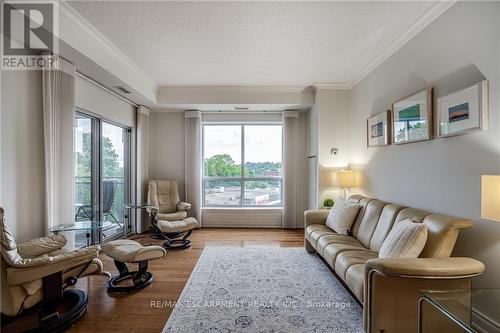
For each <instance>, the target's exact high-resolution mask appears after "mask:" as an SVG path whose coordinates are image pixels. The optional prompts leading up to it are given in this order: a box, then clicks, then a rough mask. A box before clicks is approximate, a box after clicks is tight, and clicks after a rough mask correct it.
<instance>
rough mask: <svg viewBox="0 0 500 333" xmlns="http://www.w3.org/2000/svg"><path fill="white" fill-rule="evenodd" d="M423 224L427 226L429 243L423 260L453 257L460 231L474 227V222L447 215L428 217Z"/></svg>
mask: <svg viewBox="0 0 500 333" xmlns="http://www.w3.org/2000/svg"><path fill="white" fill-rule="evenodd" d="M423 224H424V225H425V226H427V231H428V234H427V242H426V243H425V247H424V249H423V250H422V253H420V257H422V258H446V257H449V256H450V255H451V251H453V248H454V247H455V242H456V240H457V237H458V233H459V231H460V229H465V228H470V227H472V226H473V223H472V221H470V220H466V219H463V218H457V217H451V216H446V215H428V216H426V217H425V219H424V222H423Z"/></svg>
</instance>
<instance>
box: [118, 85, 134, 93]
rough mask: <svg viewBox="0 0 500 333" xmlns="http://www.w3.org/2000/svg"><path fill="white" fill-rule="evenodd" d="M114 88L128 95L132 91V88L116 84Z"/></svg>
mask: <svg viewBox="0 0 500 333" xmlns="http://www.w3.org/2000/svg"><path fill="white" fill-rule="evenodd" d="M114 88H115V89H116V90H119V91H120V92H122V93H124V94H127V95H128V94H131V93H132V92H131V91H130V90H127V89H125V88H124V87H123V86H114Z"/></svg>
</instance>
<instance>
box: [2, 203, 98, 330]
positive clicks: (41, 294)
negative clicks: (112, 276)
mask: <svg viewBox="0 0 500 333" xmlns="http://www.w3.org/2000/svg"><path fill="white" fill-rule="evenodd" d="M0 244H1V254H2V256H1V257H2V258H1V274H2V275H1V284H2V287H1V297H2V301H1V311H2V314H4V315H6V316H17V315H19V314H20V313H21V312H23V310H26V309H29V308H31V307H33V306H35V305H37V304H38V303H40V302H42V306H41V310H40V313H39V326H38V329H39V330H41V331H44V332H55V331H58V332H59V331H62V330H64V329H65V328H67V327H69V326H71V325H72V324H73V323H74V322H75V321H76V320H78V319H79V318H80V317H81V316H82V315H83V314H84V313H85V310H86V308H87V295H86V294H85V293H84V292H83V291H81V290H75V289H72V290H64V292H63V289H65V288H66V287H68V286H72V285H74V284H75V283H76V281H77V279H78V278H79V277H83V276H86V275H93V274H103V271H102V262H101V261H100V260H99V259H98V258H97V255H98V247H97V246H90V247H86V248H83V249H79V250H75V251H71V252H68V251H65V250H64V249H63V247H64V246H65V245H66V238H65V237H64V236H62V235H53V236H48V237H42V238H38V239H35V240H31V241H28V242H25V243H21V244H16V242H15V241H14V238H13V237H12V234H11V233H10V232H9V230H8V228H7V225H6V224H5V221H4V210H3V209H2V208H1V207H0ZM61 303H64V305H65V306H66V310H65V311H64V313H62V312H58V307H59V305H61Z"/></svg>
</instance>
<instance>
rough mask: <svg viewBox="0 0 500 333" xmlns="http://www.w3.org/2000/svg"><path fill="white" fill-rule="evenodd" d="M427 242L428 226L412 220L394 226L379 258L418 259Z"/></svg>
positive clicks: (383, 244) (381, 248)
mask: <svg viewBox="0 0 500 333" xmlns="http://www.w3.org/2000/svg"><path fill="white" fill-rule="evenodd" d="M426 241H427V226H426V225H425V224H423V223H417V222H414V221H413V220H411V219H406V220H404V221H401V222H398V223H396V224H395V225H394V227H393V228H392V230H391V232H389V235H387V238H386V239H385V240H384V242H383V243H382V246H381V247H380V252H379V254H378V257H379V258H418V256H419V255H420V252H422V250H423V249H424V246H425V242H426Z"/></svg>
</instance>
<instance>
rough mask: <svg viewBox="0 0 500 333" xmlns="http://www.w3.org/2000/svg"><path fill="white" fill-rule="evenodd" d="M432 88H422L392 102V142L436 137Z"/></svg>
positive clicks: (418, 140) (402, 142) (397, 142)
mask: <svg viewBox="0 0 500 333" xmlns="http://www.w3.org/2000/svg"><path fill="white" fill-rule="evenodd" d="M433 121H434V120H433V108H432V88H430V87H429V88H427V89H424V90H421V91H419V92H417V93H415V94H412V95H410V96H408V97H405V98H403V99H401V100H399V101H397V102H394V103H393V104H392V142H393V143H394V144H397V145H400V144H406V143H411V142H420V141H426V140H431V139H433V137H434V123H433Z"/></svg>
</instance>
